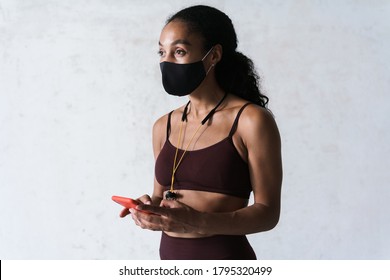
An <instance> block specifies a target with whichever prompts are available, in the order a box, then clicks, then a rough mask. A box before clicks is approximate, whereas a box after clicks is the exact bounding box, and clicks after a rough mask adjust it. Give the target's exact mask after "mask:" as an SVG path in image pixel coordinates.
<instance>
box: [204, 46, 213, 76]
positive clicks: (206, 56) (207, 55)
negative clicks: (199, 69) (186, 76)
mask: <svg viewBox="0 0 390 280" xmlns="http://www.w3.org/2000/svg"><path fill="white" fill-rule="evenodd" d="M213 49H214V47H211V49H210V50H209V51H208V52H207V53H206V55H205V56H204V57H203V58H202V61H203V60H204V59H205V58H206V57H207V56H208V55H209V53H210V52H211V51H212V50H213ZM214 66H215V64H214V63H213V64H211V66H210V68H209V69H208V70H207V72H206V76H207V74H208V73H209V72H210V70H211V68H213V67H214Z"/></svg>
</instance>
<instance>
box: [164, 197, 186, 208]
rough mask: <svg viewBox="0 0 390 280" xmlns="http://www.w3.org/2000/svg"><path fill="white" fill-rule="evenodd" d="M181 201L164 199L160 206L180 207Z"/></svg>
mask: <svg viewBox="0 0 390 280" xmlns="http://www.w3.org/2000/svg"><path fill="white" fill-rule="evenodd" d="M180 205H181V203H180V202H179V201H177V200H168V199H163V200H161V203H160V206H161V207H165V208H178V207H180Z"/></svg>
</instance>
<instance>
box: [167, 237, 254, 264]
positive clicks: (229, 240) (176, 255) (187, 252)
mask: <svg viewBox="0 0 390 280" xmlns="http://www.w3.org/2000/svg"><path fill="white" fill-rule="evenodd" d="M160 258H161V259H162V260H256V254H255V252H254V251H253V249H252V247H251V245H250V244H249V242H248V239H247V238H246V236H245V235H215V236H210V237H203V238H178V237H171V236H168V235H167V234H165V233H164V232H163V233H162V236H161V243H160Z"/></svg>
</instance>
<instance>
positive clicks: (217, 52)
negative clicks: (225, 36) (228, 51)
mask: <svg viewBox="0 0 390 280" xmlns="http://www.w3.org/2000/svg"><path fill="white" fill-rule="evenodd" d="M222 53H223V49H222V46H221V45H220V44H216V45H215V46H214V48H213V50H212V51H211V63H213V64H214V65H215V64H217V63H218V62H219V61H221V59H222Z"/></svg>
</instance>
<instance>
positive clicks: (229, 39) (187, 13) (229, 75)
mask: <svg viewBox="0 0 390 280" xmlns="http://www.w3.org/2000/svg"><path fill="white" fill-rule="evenodd" d="M172 21H181V22H184V23H185V24H186V25H187V28H188V30H189V32H195V33H198V34H200V35H201V37H202V38H203V40H204V42H203V47H204V50H205V52H206V51H207V50H210V49H211V48H212V47H213V46H215V45H216V44H220V45H221V46H222V50H223V54H222V58H221V61H220V62H219V63H217V65H216V67H215V73H216V79H217V82H218V84H219V85H220V86H221V88H222V89H223V90H224V91H225V92H229V93H232V94H235V95H237V96H239V97H241V98H243V99H246V100H248V101H250V102H253V103H255V104H258V105H260V106H261V107H266V106H267V103H268V100H269V99H268V97H267V96H265V95H264V94H263V93H262V92H261V90H260V77H259V75H258V74H257V73H256V70H255V68H254V64H253V61H252V60H251V59H249V58H248V57H246V56H245V55H244V54H242V53H240V52H238V51H237V50H236V49H237V35H236V32H235V30H234V26H233V23H232V21H231V19H230V18H229V17H228V16H227V15H226V14H225V13H223V12H222V11H220V10H218V9H216V8H213V7H209V6H204V5H197V6H192V7H188V8H185V9H183V10H181V11H179V12H177V13H176V14H174V15H173V16H171V17H169V18H168V20H167V22H166V24H168V23H170V22H172Z"/></svg>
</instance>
